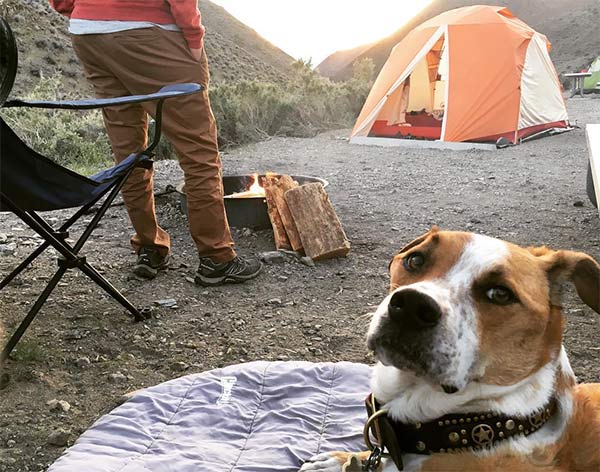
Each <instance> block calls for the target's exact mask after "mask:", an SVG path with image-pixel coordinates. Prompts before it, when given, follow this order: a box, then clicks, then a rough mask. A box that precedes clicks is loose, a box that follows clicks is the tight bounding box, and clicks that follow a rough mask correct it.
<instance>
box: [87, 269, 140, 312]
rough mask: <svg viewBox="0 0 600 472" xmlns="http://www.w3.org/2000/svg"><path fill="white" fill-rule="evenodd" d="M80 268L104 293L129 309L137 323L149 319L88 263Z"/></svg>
mask: <svg viewBox="0 0 600 472" xmlns="http://www.w3.org/2000/svg"><path fill="white" fill-rule="evenodd" d="M79 268H80V269H81V271H82V272H83V273H84V274H85V275H87V276H88V277H89V278H90V279H92V280H93V281H94V282H96V283H97V284H98V285H99V286H100V287H101V288H102V289H104V291H106V293H108V294H109V295H110V296H111V297H112V298H114V299H115V300H116V301H118V302H119V303H120V304H121V305H123V306H124V307H125V309H127V311H129V313H131V314H132V315H133V318H134V319H135V321H143V320H145V319H146V318H147V317H146V316H144V315H143V314H142V313H140V311H139V310H138V309H137V308H136V307H134V306H133V305H132V304H131V302H130V301H129V300H127V298H125V297H124V296H123V295H122V294H121V292H119V291H118V290H117V289H116V288H115V287H113V286H112V284H111V283H110V282H109V281H108V280H106V279H105V278H104V277H102V275H100V274H99V273H98V271H96V269H94V268H93V267H92V266H91V265H89V264H88V263H87V262H86V263H85V264H83V265H82V266H81V267H79Z"/></svg>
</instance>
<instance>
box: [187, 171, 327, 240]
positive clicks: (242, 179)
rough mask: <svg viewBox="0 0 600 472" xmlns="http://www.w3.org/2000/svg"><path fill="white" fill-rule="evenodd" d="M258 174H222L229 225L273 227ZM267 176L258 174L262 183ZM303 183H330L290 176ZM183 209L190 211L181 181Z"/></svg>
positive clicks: (258, 227)
mask: <svg viewBox="0 0 600 472" xmlns="http://www.w3.org/2000/svg"><path fill="white" fill-rule="evenodd" d="M255 175H258V174H254V175H226V176H223V190H224V193H225V212H226V213H227V220H228V221H229V226H232V227H235V228H253V229H264V228H269V227H270V226H271V221H270V220H269V214H268V212H267V202H266V200H265V197H264V189H263V188H262V186H261V185H256V182H255V177H254V176H255ZM264 177H265V176H264V175H258V180H259V184H260V182H262V179H263V178H264ZM291 177H292V178H293V179H294V180H295V181H296V182H298V183H299V184H300V185H302V184H307V183H311V182H321V183H322V184H323V186H324V187H326V186H327V185H328V182H327V181H326V180H324V179H320V178H318V177H309V176H306V175H292V176H291ZM177 192H178V193H179V203H180V207H181V211H182V212H183V213H184V214H187V200H186V196H185V184H184V183H183V182H182V183H180V184H179V185H178V186H177Z"/></svg>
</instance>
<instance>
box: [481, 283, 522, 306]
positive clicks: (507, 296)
mask: <svg viewBox="0 0 600 472" xmlns="http://www.w3.org/2000/svg"><path fill="white" fill-rule="evenodd" d="M485 296H486V297H488V299H489V300H490V301H491V302H492V303H495V304H496V305H508V304H509V303H512V302H514V301H515V296H514V294H513V293H512V292H511V291H510V290H509V289H507V288H506V287H502V286H501V285H498V286H497V287H492V288H490V289H489V290H488V291H487V292H485Z"/></svg>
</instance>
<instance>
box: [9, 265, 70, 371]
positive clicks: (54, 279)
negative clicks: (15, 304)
mask: <svg viewBox="0 0 600 472" xmlns="http://www.w3.org/2000/svg"><path fill="white" fill-rule="evenodd" d="M66 271H67V269H64V268H62V267H61V268H59V269H58V270H57V271H56V273H55V274H54V276H53V277H52V279H50V282H48V285H46V288H45V289H44V291H43V292H42V293H41V294H40V296H39V297H38V299H37V300H36V302H35V304H34V305H33V306H32V307H31V310H29V313H27V316H26V317H25V319H23V321H22V322H21V324H20V325H19V327H18V328H17V330H16V331H15V332H14V334H13V335H12V336H11V338H10V339H9V340H8V343H7V344H6V346H5V347H4V349H3V350H2V354H0V365H2V363H4V361H5V360H6V359H7V358H8V356H9V355H10V353H11V352H12V350H13V349H14V347H15V346H16V345H17V343H18V342H19V340H20V339H21V337H22V336H23V333H25V331H26V330H27V328H28V327H29V325H30V324H31V322H32V321H33V320H34V318H35V317H36V315H37V314H38V312H39V311H40V308H42V305H43V304H44V302H45V301H46V300H47V299H48V297H49V296H50V294H51V293H52V291H53V290H54V288H55V287H56V285H57V284H58V282H59V281H60V279H61V278H62V276H63V275H65V272H66Z"/></svg>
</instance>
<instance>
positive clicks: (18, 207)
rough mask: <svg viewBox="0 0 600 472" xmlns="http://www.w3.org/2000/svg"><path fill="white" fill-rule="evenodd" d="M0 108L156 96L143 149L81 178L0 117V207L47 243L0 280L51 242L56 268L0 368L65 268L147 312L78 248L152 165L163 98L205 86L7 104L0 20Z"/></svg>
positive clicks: (11, 45) (7, 37)
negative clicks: (136, 173)
mask: <svg viewBox="0 0 600 472" xmlns="http://www.w3.org/2000/svg"><path fill="white" fill-rule="evenodd" d="M0 52H1V55H0V107H32V108H54V109H57V108H60V109H71V110H87V109H93V108H103V107H107V106H115V105H123V104H130V103H140V102H145V101H150V100H155V101H157V102H158V103H157V107H156V117H155V120H156V126H155V132H154V136H153V140H152V142H151V143H150V145H149V146H148V147H147V148H146V149H144V150H143V151H141V152H138V153H135V154H131V155H130V156H129V157H127V158H126V159H125V160H124V161H122V162H120V163H119V164H117V165H116V166H114V167H112V168H110V169H106V170H104V171H102V172H99V173H97V174H95V175H92V176H91V177H84V176H82V175H79V174H77V173H76V172H73V171H71V170H69V169H66V168H65V167H62V166H60V165H58V164H56V163H55V162H53V161H52V160H50V159H48V158H47V157H44V156H42V155H41V154H39V153H37V152H35V151H34V150H33V149H31V148H30V147H28V146H27V145H26V144H25V143H24V142H23V141H22V140H21V139H20V138H19V137H18V136H17V135H16V134H15V133H14V132H13V130H12V129H11V128H10V127H9V126H8V125H7V124H6V122H5V121H4V120H3V119H2V118H1V117H0V212H2V211H10V212H13V213H14V214H15V215H17V216H18V217H19V218H20V219H21V220H22V221H23V222H24V223H25V224H27V225H28V226H29V227H30V228H31V229H33V230H34V231H35V232H36V233H38V234H39V235H40V236H41V237H42V238H43V239H44V242H43V243H42V244H41V245H40V246H39V247H38V248H37V249H36V250H35V251H34V252H33V253H32V254H31V255H30V256H29V257H27V258H26V259H25V260H24V261H23V262H22V263H21V264H20V265H19V266H18V267H17V268H16V269H15V270H13V271H12V272H11V273H10V274H8V275H7V276H6V277H5V278H4V280H2V282H0V290H2V289H3V288H4V287H5V286H6V285H7V284H8V283H10V281H11V280H13V279H14V278H15V277H16V276H17V275H18V274H19V273H21V272H22V271H23V270H24V269H25V268H26V267H27V266H28V265H29V264H31V262H33V260H34V259H36V258H37V257H38V256H39V255H40V254H42V253H43V252H44V250H46V249H47V248H48V247H50V246H51V247H53V248H54V249H55V250H56V251H57V252H58V253H59V257H58V270H57V271H56V273H55V274H54V276H53V277H52V278H51V279H50V281H49V282H48V284H47V285H46V288H45V289H44V290H43V291H42V293H41V294H40V295H39V297H38V299H37V301H36V302H35V304H34V305H33V306H32V307H31V309H30V310H29V312H28V314H27V316H26V317H25V318H24V319H23V321H22V322H21V324H20V325H19V326H18V328H17V329H16V331H15V332H14V334H13V335H12V336H11V337H10V339H9V341H8V343H7V344H6V346H5V347H4V349H3V350H2V353H1V354H0V365H1V364H2V363H3V362H4V361H5V360H6V358H8V356H9V355H10V353H11V351H12V350H13V349H14V347H15V346H16V344H17V343H18V342H19V340H20V339H21V337H22V336H23V334H24V333H25V331H26V330H27V328H28V327H29V325H30V324H31V322H32V321H33V320H34V318H35V317H36V315H37V314H38V312H39V311H40V309H41V307H42V305H43V304H44V302H45V301H46V300H47V299H48V297H49V296H50V294H51V293H52V291H53V290H54V288H55V287H56V285H57V284H58V282H59V281H60V280H61V278H62V277H63V275H64V274H65V273H66V272H67V270H69V269H75V268H77V269H79V270H81V271H82V272H83V273H84V274H85V275H87V276H88V277H89V278H90V279H92V280H93V281H94V282H96V283H97V284H98V285H99V286H100V287H101V288H102V289H104V290H105V291H106V292H107V293H108V294H109V295H110V296H111V297H112V298H114V299H115V300H116V301H118V302H119V303H120V304H121V305H123V306H124V307H125V308H126V309H127V311H128V312H129V313H131V315H133V317H134V319H135V320H136V321H141V320H143V319H145V318H147V317H148V310H142V309H138V308H136V307H135V306H133V305H132V304H131V303H130V302H129V301H128V300H127V299H126V298H125V297H124V296H123V295H122V294H121V293H119V291H118V290H117V289H116V288H115V287H113V286H112V285H111V284H110V282H108V281H107V280H106V279H105V278H104V277H103V276H102V275H100V274H99V273H98V271H97V270H96V269H94V268H93V267H92V266H91V265H90V264H89V262H87V260H86V258H85V256H83V255H81V254H80V250H81V248H82V247H83V245H84V244H85V243H86V241H87V240H88V238H89V237H90V235H91V234H92V231H94V229H95V228H96V227H97V226H98V223H99V222H100V220H101V219H102V217H103V216H104V214H105V213H106V211H107V210H108V208H109V207H110V205H111V204H112V202H113V200H114V199H115V197H116V196H117V195H118V193H119V191H120V190H121V188H122V186H123V184H124V183H125V181H126V180H127V178H128V177H129V175H130V174H131V173H132V171H133V170H134V169H135V168H136V167H143V168H146V169H149V168H151V166H152V160H151V157H152V156H153V154H152V151H153V150H154V148H155V147H156V146H157V145H158V142H159V140H160V135H161V116H162V107H163V102H164V101H165V100H166V99H169V98H172V97H180V96H183V95H190V94H193V93H198V92H200V91H202V90H203V87H202V86H201V85H198V84H177V85H168V86H165V87H163V88H161V89H160V90H159V91H158V92H157V93H153V94H149V95H132V96H128V97H120V98H110V99H91V100H76V101H58V102H52V101H24V100H10V101H6V99H7V98H8V95H9V93H10V91H11V89H12V86H13V83H14V80H15V76H16V71H17V62H18V56H17V46H16V42H15V39H14V36H13V33H12V31H11V29H10V26H9V25H8V23H7V22H6V21H5V20H4V19H3V18H0ZM105 196H106V198H105V199H104V201H103V202H102V203H101V204H100V206H99V208H98V210H97V211H96V213H95V216H94V217H93V218H92V220H91V222H89V224H88V225H87V227H86V228H85V229H84V231H83V232H82V234H81V235H80V237H79V239H78V240H77V241H76V242H75V243H74V244H70V243H69V242H68V241H67V238H68V237H69V233H68V230H69V228H70V227H71V226H72V225H73V224H74V223H75V222H76V221H78V220H79V219H80V218H81V217H82V216H83V215H84V214H86V213H87V212H88V211H89V210H90V209H91V208H92V207H93V206H94V205H96V204H97V203H99V202H100V200H102V198H103V197H105ZM67 208H78V209H77V211H76V212H75V214H73V216H71V217H70V218H68V219H67V221H65V222H64V223H63V224H62V225H60V226H59V227H58V228H54V227H53V226H52V225H50V224H48V223H47V222H46V221H45V220H44V219H43V218H42V217H41V216H40V215H39V214H38V213H37V212H43V211H52V210H60V209H67Z"/></svg>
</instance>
